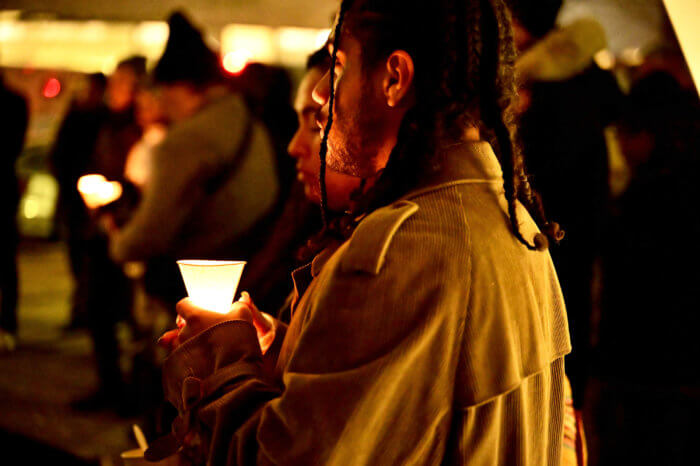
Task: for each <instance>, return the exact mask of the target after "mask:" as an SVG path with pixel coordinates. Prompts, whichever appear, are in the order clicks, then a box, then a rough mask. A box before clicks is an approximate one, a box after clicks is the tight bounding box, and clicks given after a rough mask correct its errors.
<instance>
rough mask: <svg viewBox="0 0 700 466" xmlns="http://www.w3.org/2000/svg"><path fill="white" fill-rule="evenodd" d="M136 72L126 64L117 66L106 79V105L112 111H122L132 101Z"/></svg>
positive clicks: (134, 92)
mask: <svg viewBox="0 0 700 466" xmlns="http://www.w3.org/2000/svg"><path fill="white" fill-rule="evenodd" d="M136 84H137V77H136V74H135V73H134V72H133V71H131V70H130V69H129V68H128V67H126V66H121V67H119V68H117V69H116V70H115V71H114V73H112V76H110V77H109V80H108V81H107V91H106V94H107V106H108V107H109V109H110V110H112V111H113V112H122V111H124V110H126V109H128V108H129V107H130V106H131V104H132V103H133V102H134V95H135V94H136Z"/></svg>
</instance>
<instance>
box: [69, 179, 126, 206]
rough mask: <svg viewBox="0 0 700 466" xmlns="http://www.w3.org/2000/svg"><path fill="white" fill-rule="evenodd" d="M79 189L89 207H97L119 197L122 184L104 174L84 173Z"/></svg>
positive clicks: (79, 182)
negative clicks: (110, 179)
mask: <svg viewBox="0 0 700 466" xmlns="http://www.w3.org/2000/svg"><path fill="white" fill-rule="evenodd" d="M78 191H79V192H80V195H81V196H82V198H83V202H85V205H86V206H88V208H89V209H97V208H98V207H102V206H105V205H107V204H109V203H110V202H112V201H116V200H117V199H119V197H120V196H121V195H122V185H121V184H120V183H119V182H118V181H107V179H106V178H105V177H104V176H102V175H84V176H81V177H80V179H79V180H78Z"/></svg>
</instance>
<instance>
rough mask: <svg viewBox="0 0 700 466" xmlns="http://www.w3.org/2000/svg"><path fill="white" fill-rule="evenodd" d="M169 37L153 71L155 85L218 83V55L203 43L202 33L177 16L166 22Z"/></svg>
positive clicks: (180, 14)
mask: <svg viewBox="0 0 700 466" xmlns="http://www.w3.org/2000/svg"><path fill="white" fill-rule="evenodd" d="M168 26H169V28H170V35H169V36H168V42H167V44H166V45H165V51H164V52H163V55H162V56H161V57H160V60H158V63H157V64H156V67H155V69H154V70H153V81H154V83H155V84H167V83H174V82H188V83H191V84H194V85H196V86H201V85H205V84H209V83H212V82H216V81H218V80H220V79H221V77H222V73H221V68H220V66H219V57H218V55H217V54H216V53H215V52H214V51H213V50H211V49H210V48H209V47H207V45H206V44H205V43H204V39H203V38H202V33H201V32H200V31H199V30H198V29H197V28H195V27H194V26H193V25H192V23H191V22H190V21H189V20H188V19H187V17H185V15H184V14H182V13H180V12H175V13H173V14H172V15H171V16H170V18H169V19H168Z"/></svg>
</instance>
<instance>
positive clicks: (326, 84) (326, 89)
mask: <svg viewBox="0 0 700 466" xmlns="http://www.w3.org/2000/svg"><path fill="white" fill-rule="evenodd" d="M330 73H331V72H330V70H328V71H326V74H324V75H323V77H322V78H321V79H320V80H319V81H318V83H316V87H314V90H313V92H312V93H311V97H313V99H314V101H315V102H316V103H317V104H319V105H320V106H322V107H323V106H324V105H326V103H328V98H329V97H330V89H331V87H330Z"/></svg>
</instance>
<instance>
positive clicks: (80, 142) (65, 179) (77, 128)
mask: <svg viewBox="0 0 700 466" xmlns="http://www.w3.org/2000/svg"><path fill="white" fill-rule="evenodd" d="M106 87H107V78H106V77H105V75H103V74H102V73H93V74H90V75H87V76H86V86H85V88H84V89H82V90H81V92H78V93H77V94H76V95H75V98H74V100H73V102H72V103H71V106H70V108H69V110H68V113H67V114H66V117H65V118H64V120H63V122H62V123H61V127H60V128H59V130H58V134H57V136H56V140H55V142H54V144H53V147H52V148H51V152H50V154H49V160H50V164H51V171H52V172H53V175H54V176H55V177H56V181H57V182H58V212H59V218H60V221H61V223H62V224H63V228H61V232H62V233H63V234H64V235H65V239H66V245H67V246H68V258H69V261H70V267H71V273H72V274H73V280H74V282H75V287H74V290H73V296H72V306H71V320H70V322H69V324H68V326H67V328H68V329H76V328H83V327H87V310H86V307H85V300H86V297H87V289H86V278H87V277H86V276H85V273H84V266H85V261H86V260H87V259H86V256H85V254H86V253H87V251H88V249H87V248H86V240H87V238H86V234H87V231H88V223H89V214H88V211H87V208H86V207H85V203H84V202H83V200H82V198H81V197H80V194H79V193H78V190H77V189H76V186H77V184H78V178H80V176H82V175H84V174H85V173H86V172H87V170H88V164H89V162H90V159H91V157H92V154H93V153H94V151H95V144H96V142H97V135H98V133H99V130H100V127H101V126H102V124H103V122H104V121H105V119H106V117H107V107H105V104H104V94H105V89H106Z"/></svg>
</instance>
